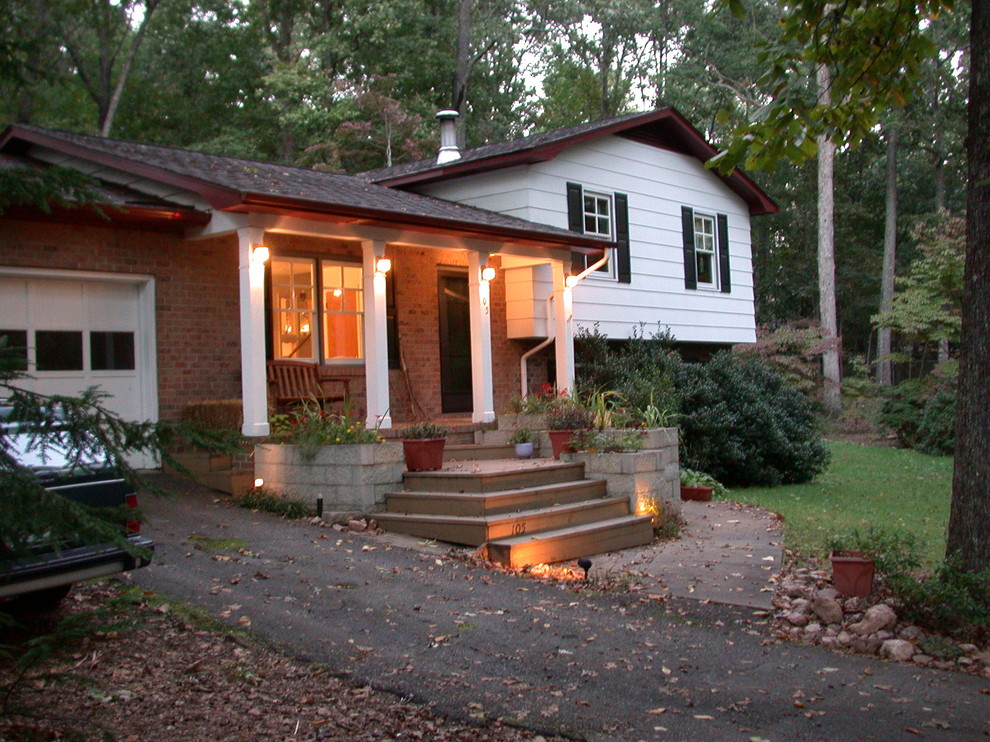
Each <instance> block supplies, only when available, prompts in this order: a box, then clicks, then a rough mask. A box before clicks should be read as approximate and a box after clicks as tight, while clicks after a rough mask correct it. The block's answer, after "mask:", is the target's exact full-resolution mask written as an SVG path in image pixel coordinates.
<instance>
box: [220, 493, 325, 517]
mask: <svg viewBox="0 0 990 742" xmlns="http://www.w3.org/2000/svg"><path fill="white" fill-rule="evenodd" d="M234 502H235V503H237V504H238V505H240V506H241V507H242V508H247V509H248V510H260V511H261V512H264V513H271V514H272V515H280V516H282V517H283V518H289V519H290V520H296V519H298V518H308V517H310V516H311V515H313V512H314V511H313V510H312V508H310V507H309V506H307V505H304V504H303V503H301V502H297V501H296V500H287V499H286V498H284V497H282V496H281V495H277V494H275V493H274V492H271V491H270V490H267V489H265V488H264V487H253V488H251V489H249V490H248V491H247V492H245V493H244V494H242V495H236V496H235V497H234Z"/></svg>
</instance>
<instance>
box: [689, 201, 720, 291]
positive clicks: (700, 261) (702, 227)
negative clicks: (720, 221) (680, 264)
mask: <svg viewBox="0 0 990 742" xmlns="http://www.w3.org/2000/svg"><path fill="white" fill-rule="evenodd" d="M715 254H716V253H715V218H714V217H711V216H706V215H704V214H695V215H694V259H695V265H696V266H697V271H698V285H699V286H710V287H713V288H715V287H717V284H716V281H717V279H716V276H717V275H718V271H717V270H716V269H717V264H716V260H717V258H716V257H715Z"/></svg>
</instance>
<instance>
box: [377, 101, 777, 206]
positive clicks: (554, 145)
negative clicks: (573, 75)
mask: <svg viewBox="0 0 990 742" xmlns="http://www.w3.org/2000/svg"><path fill="white" fill-rule="evenodd" d="M610 134H614V135H617V136H621V137H626V138H628V139H632V140H635V141H639V142H644V143H646V144H652V145H654V146H658V147H663V148H665V149H670V150H674V151H675V152H681V153H682V154H686V155H691V156H692V157H696V158H697V159H699V160H701V162H707V161H708V160H709V159H711V158H712V157H714V156H715V155H716V154H718V150H717V149H716V148H715V147H713V146H712V145H711V144H710V143H709V142H708V140H706V139H705V137H704V136H703V135H702V134H701V132H699V131H698V130H697V129H695V128H694V126H692V125H691V123H690V122H689V121H688V120H687V119H686V118H684V116H683V115H682V114H681V113H680V112H679V111H677V109H675V108H670V107H666V108H659V109H657V110H655V111H648V112H646V113H642V112H639V113H627V114H625V115H622V116H613V117H612V118H607V119H602V120H601V121H589V122H587V123H584V124H577V125H575V126H567V127H564V128H562V129H553V130H552V131H544V132H540V133H539V134H533V135H531V136H528V137H522V138H520V139H513V140H510V141H507V142H496V143H494V144H486V145H483V146H481V147H475V148H474V149H469V150H464V151H462V152H461V153H460V154H461V156H460V158H459V159H457V160H452V161H449V162H446V163H444V164H442V165H441V164H438V163H437V158H436V157H431V158H428V159H425V160H418V161H416V162H408V163H404V164H402V165H395V166H394V167H390V168H379V169H378V170H369V171H367V172H365V173H362V175H363V176H364V177H365V178H367V179H368V180H369V181H370V182H372V183H381V184H383V185H389V186H394V187H401V186H411V185H414V184H417V183H431V182H435V181H440V180H448V179H451V178H458V177H461V176H464V175H472V174H474V173H479V172H485V171H490V170H497V169H499V168H504V167H512V166H513V165H521V164H531V163H535V162H545V161H547V160H552V159H553V158H555V157H556V156H557V155H558V154H559V153H560V152H561V151H562V150H563V149H564V148H565V147H571V146H573V145H575V144H579V143H580V142H583V141H586V140H589V139H597V138H599V137H603V136H607V135H610ZM712 174H713V175H716V176H718V177H719V178H721V179H722V180H723V181H724V182H725V183H726V185H728V186H729V188H731V189H732V190H733V191H735V192H736V194H738V195H739V197H740V198H742V199H743V200H744V201H745V202H746V204H747V205H748V206H749V210H750V213H751V214H753V215H757V214H772V213H775V212H777V211H778V210H779V207H778V206H777V204H776V203H775V202H774V201H773V199H771V198H770V196H768V195H767V194H766V193H765V192H764V191H763V190H762V189H761V188H760V187H759V186H758V185H756V183H754V182H753V181H752V180H751V179H750V178H749V176H747V175H746V174H745V173H743V172H742V171H741V170H738V169H737V170H735V171H733V172H732V174H731V175H723V174H721V173H719V172H717V171H714V170H713V171H712Z"/></svg>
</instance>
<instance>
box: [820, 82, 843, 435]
mask: <svg viewBox="0 0 990 742" xmlns="http://www.w3.org/2000/svg"><path fill="white" fill-rule="evenodd" d="M831 85H832V80H831V76H830V74H829V70H828V67H826V66H825V65H821V66H820V67H819V68H818V100H819V101H820V102H821V103H822V104H825V105H827V104H828V102H829V99H830V98H831V90H830V89H831ZM834 170H835V143H834V142H833V141H832V139H831V137H829V136H828V135H827V134H823V135H821V136H819V137H818V293H819V297H818V306H819V312H820V313H821V325H822V339H823V340H824V341H825V349H824V351H822V375H823V377H824V380H825V389H824V403H825V412H827V413H828V414H829V415H833V416H834V415H838V414H839V413H840V412H841V411H842V397H841V387H840V381H841V371H840V367H839V358H840V355H841V346H842V341H841V340H840V339H839V326H838V318H837V313H836V309H835V229H834V218H835V194H834V192H833V191H834V184H835V177H834Z"/></svg>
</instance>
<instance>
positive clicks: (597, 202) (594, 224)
mask: <svg viewBox="0 0 990 742" xmlns="http://www.w3.org/2000/svg"><path fill="white" fill-rule="evenodd" d="M583 218H584V233H585V234H593V235H598V236H599V237H604V238H605V239H607V240H610V239H612V197H611V196H608V195H605V194H603V193H590V192H588V191H585V192H584V213H583ZM590 262H591V261H589V260H588V259H585V261H584V266H583V267H582V270H583V269H584V268H586V267H587V266H588V265H589V264H590ZM614 262H615V261H613V260H611V259H609V261H608V262H607V263H605V264H604V265H601V266H599V267H598V269H597V270H596V271H595V273H597V274H603V275H604V276H609V277H611V278H614V277H615V273H614V270H613V263H614Z"/></svg>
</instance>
